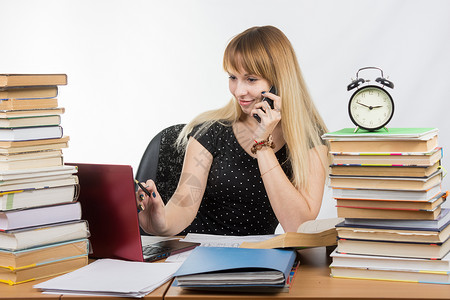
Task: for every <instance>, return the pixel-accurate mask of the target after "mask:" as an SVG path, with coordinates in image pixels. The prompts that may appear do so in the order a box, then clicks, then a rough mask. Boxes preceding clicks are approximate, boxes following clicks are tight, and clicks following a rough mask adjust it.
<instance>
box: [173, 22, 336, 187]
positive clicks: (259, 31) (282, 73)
mask: <svg viewBox="0 0 450 300" xmlns="http://www.w3.org/2000/svg"><path fill="white" fill-rule="evenodd" d="M223 68H224V69H225V71H227V72H230V73H235V72H239V70H245V71H246V72H247V73H248V74H254V75H257V76H261V77H263V78H265V79H266V80H268V81H269V82H270V83H271V84H272V85H274V86H275V87H276V88H277V93H278V95H279V96H280V97H281V99H282V101H281V103H282V104H281V112H282V117H281V125H282V129H283V136H284V139H285V141H286V146H287V150H288V156H289V159H290V161H291V165H292V171H293V176H292V178H290V180H291V182H292V183H293V185H294V186H295V187H297V188H306V189H308V171H309V150H310V149H311V148H314V147H316V146H320V145H323V144H325V143H324V142H323V141H322V140H321V138H320V136H321V135H322V134H323V133H325V132H327V128H326V125H325V123H324V122H323V120H322V118H321V116H320V115H319V113H318V111H317V109H316V107H315V105H314V103H313V101H312V100H311V97H310V95H309V93H308V90H307V87H306V83H305V81H304V79H303V76H302V73H301V70H300V66H299V64H298V61H297V57H296V55H295V52H294V49H293V47H292V45H291V43H290V41H289V40H288V39H287V37H286V36H285V35H284V34H283V32H281V30H279V29H278V28H276V27H273V26H261V27H252V28H249V29H247V30H245V31H244V32H242V33H240V34H239V35H237V36H235V37H234V38H233V39H232V40H231V41H230V43H229V44H228V46H227V47H226V49H225V53H224V57H223ZM241 113H242V111H241V108H240V106H239V104H238V102H237V101H236V99H234V98H232V99H231V100H230V102H229V103H228V104H227V105H225V106H224V107H222V108H219V109H217V110H211V111H207V112H204V113H202V114H200V115H199V116H197V117H196V118H195V119H193V120H192V121H191V122H190V123H188V124H187V125H186V126H185V127H184V129H183V131H182V132H181V133H180V136H179V137H178V141H177V142H178V145H185V144H186V143H187V135H188V134H189V132H191V131H192V129H193V128H194V127H195V126H196V125H199V124H202V125H201V127H200V129H199V132H202V131H203V130H205V129H206V128H208V127H209V126H210V125H211V124H212V123H214V122H216V121H219V122H220V121H226V122H227V123H231V124H232V123H234V122H236V121H238V120H239V117H240V116H241ZM322 163H323V167H324V168H325V169H326V168H327V167H328V163H327V162H326V161H323V162H322Z"/></svg>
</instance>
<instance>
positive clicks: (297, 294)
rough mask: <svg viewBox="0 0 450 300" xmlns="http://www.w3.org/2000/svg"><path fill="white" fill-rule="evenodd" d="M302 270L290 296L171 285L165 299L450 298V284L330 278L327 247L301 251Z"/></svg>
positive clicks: (296, 278) (315, 299)
mask: <svg viewBox="0 0 450 300" xmlns="http://www.w3.org/2000/svg"><path fill="white" fill-rule="evenodd" d="M299 254H300V261H301V264H300V268H299V270H298V271H297V274H296V276H295V279H294V282H293V285H292V287H291V290H290V291H289V293H277V294H259V295H255V294H238V293H233V294H231V293H228V294H219V293H213V292H196V291H187V290H183V289H181V288H179V287H174V286H171V287H170V288H169V290H168V291H167V293H166V296H165V297H164V299H170V300H175V299H183V300H194V299H202V300H206V299H214V300H220V299H227V300H231V299H273V298H282V299H284V298H287V299H302V300H306V299H314V300H319V299H339V300H343V299H353V300H356V299H377V300H378V299H383V300H387V299H405V300H406V299H450V285H440V284H424V283H406V282H390V281H376V280H362V279H361V280H358V279H341V278H331V277H330V276H329V274H330V269H329V268H328V266H329V264H330V263H331V260H330V258H329V257H328V256H327V253H326V251H325V248H324V247H321V248H313V249H305V250H301V251H299Z"/></svg>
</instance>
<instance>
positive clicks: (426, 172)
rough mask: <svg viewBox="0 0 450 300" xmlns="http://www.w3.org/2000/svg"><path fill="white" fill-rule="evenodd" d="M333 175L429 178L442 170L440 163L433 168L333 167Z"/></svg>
mask: <svg viewBox="0 0 450 300" xmlns="http://www.w3.org/2000/svg"><path fill="white" fill-rule="evenodd" d="M330 167H331V168H330V174H331V175H343V176H371V177H373V176H378V177H428V176H430V175H432V174H433V173H436V172H437V171H438V170H439V168H440V162H439V161H438V162H436V163H435V164H434V165H432V166H406V165H403V166H375V165H365V164H361V165H331V166H330Z"/></svg>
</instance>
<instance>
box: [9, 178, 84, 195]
mask: <svg viewBox="0 0 450 300" xmlns="http://www.w3.org/2000/svg"><path fill="white" fill-rule="evenodd" d="M78 183H79V182H78V176H77V175H70V174H61V175H54V176H45V177H35V178H32V179H27V180H17V181H16V180H11V181H5V182H2V183H1V184H0V194H9V193H17V192H20V191H26V190H28V191H30V190H36V189H47V188H52V187H58V186H65V185H76V184H78Z"/></svg>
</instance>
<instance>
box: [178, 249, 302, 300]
mask: <svg viewBox="0 0 450 300" xmlns="http://www.w3.org/2000/svg"><path fill="white" fill-rule="evenodd" d="M295 258H296V252H295V251H292V250H284V249H245V248H228V247H197V248H195V249H194V250H193V251H192V252H191V254H190V255H189V256H188V257H187V259H186V260H185V261H184V262H183V264H182V265H181V267H180V268H179V269H178V271H177V272H175V274H174V276H175V279H176V281H175V282H174V285H175V286H180V287H184V288H208V289H212V288H219V289H222V288H224V287H226V288H227V289H228V290H230V291H233V290H238V289H239V288H242V287H244V288H245V287H250V286H253V287H259V288H260V291H264V288H265V287H278V288H284V286H285V284H286V280H287V278H289V273H290V271H291V269H292V267H293V265H294V261H295Z"/></svg>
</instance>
